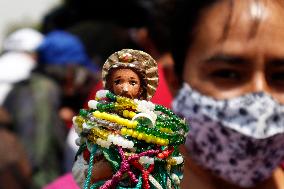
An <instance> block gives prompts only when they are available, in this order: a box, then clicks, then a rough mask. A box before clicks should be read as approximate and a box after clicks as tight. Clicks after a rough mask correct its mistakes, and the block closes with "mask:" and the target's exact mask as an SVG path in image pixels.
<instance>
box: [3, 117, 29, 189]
mask: <svg viewBox="0 0 284 189" xmlns="http://www.w3.org/2000/svg"><path fill="white" fill-rule="evenodd" d="M0 125H1V127H2V123H1V120H0ZM0 138H1V144H0V157H1V158H0V188H3V189H28V188H30V183H31V168H30V165H29V161H28V158H27V154H26V152H25V150H24V148H23V146H22V145H21V143H20V141H19V139H18V138H17V137H16V136H15V134H13V133H11V132H9V131H8V130H7V129H4V128H1V129H0Z"/></svg>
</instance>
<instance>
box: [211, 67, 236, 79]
mask: <svg viewBox="0 0 284 189" xmlns="http://www.w3.org/2000/svg"><path fill="white" fill-rule="evenodd" d="M210 75H211V77H213V78H217V79H230V80H232V79H240V78H241V74H240V73H239V72H238V71H235V70H230V69H222V70H215V71H213V72H212V73H211V74H210Z"/></svg>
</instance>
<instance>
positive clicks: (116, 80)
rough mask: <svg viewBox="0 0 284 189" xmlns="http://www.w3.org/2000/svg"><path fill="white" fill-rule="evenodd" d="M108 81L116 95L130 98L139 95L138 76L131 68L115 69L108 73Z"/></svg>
mask: <svg viewBox="0 0 284 189" xmlns="http://www.w3.org/2000/svg"><path fill="white" fill-rule="evenodd" d="M109 82H110V84H111V87H112V90H113V92H114V93H115V94H116V95H120V96H124V97H128V98H132V99H134V98H139V97H140V95H141V92H142V91H141V82H140V78H139V76H138V75H137V74H136V73H135V72H134V71H132V70H131V69H124V68H123V69H115V70H114V71H113V72H112V73H111V75H110V81H109Z"/></svg>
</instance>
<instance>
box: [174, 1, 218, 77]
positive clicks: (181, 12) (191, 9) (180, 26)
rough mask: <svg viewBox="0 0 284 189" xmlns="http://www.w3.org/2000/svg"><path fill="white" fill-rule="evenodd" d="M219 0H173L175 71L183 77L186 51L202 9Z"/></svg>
mask: <svg viewBox="0 0 284 189" xmlns="http://www.w3.org/2000/svg"><path fill="white" fill-rule="evenodd" d="M217 1H218V0H173V1H172V3H173V5H172V6H174V11H173V19H172V24H171V51H172V55H173V58H174V61H175V72H176V75H177V76H178V77H180V78H179V79H180V80H181V79H182V78H181V77H182V72H183V69H184V61H185V56H186V51H187V49H188V48H189V46H190V44H191V42H192V39H193V33H194V29H195V26H196V24H197V23H198V21H199V16H200V13H201V11H202V10H204V9H205V8H206V7H209V6H210V5H212V4H213V3H215V2H217Z"/></svg>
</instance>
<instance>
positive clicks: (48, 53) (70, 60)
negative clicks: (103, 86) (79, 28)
mask: <svg viewBox="0 0 284 189" xmlns="http://www.w3.org/2000/svg"><path fill="white" fill-rule="evenodd" d="M38 55H39V62H40V66H39V70H40V72H41V73H43V74H45V75H47V76H48V77H50V78H52V79H53V80H54V81H55V82H56V83H57V84H58V85H59V86H60V88H61V104H60V116H61V118H62V119H63V120H64V121H65V122H66V123H68V124H69V123H70V120H71V119H72V117H73V116H74V115H75V114H76V113H77V112H78V111H79V109H80V108H81V103H82V101H85V100H86V99H87V97H88V94H89V92H90V90H91V88H92V86H93V85H95V83H96V82H97V80H98V75H97V73H98V66H97V65H96V64H95V63H94V62H93V61H92V60H91V59H90V57H89V56H88V55H87V53H86V51H85V47H84V45H83V44H82V42H81V41H80V39H79V38H78V37H77V36H75V35H73V34H71V33H69V32H66V31H62V30H56V31H53V32H50V33H48V34H47V35H46V37H45V39H44V41H43V43H42V44H41V45H40V46H39V48H38ZM68 127H70V125H68Z"/></svg>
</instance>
